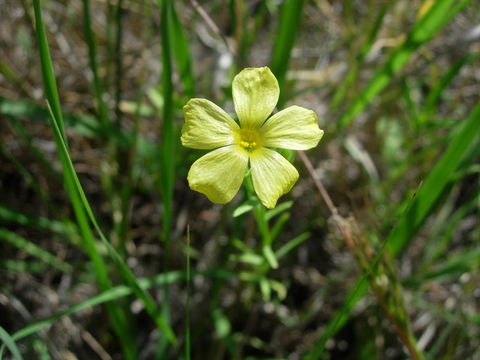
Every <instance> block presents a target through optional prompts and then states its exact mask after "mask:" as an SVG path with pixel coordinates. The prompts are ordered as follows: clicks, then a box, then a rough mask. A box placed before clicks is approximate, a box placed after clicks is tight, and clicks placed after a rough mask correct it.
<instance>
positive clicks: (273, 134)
mask: <svg viewBox="0 0 480 360" xmlns="http://www.w3.org/2000/svg"><path fill="white" fill-rule="evenodd" d="M260 132H261V134H262V136H263V140H264V146H268V147H277V148H282V149H290V150H307V149H311V148H313V147H315V146H317V144H318V142H319V141H320V139H321V138H322V136H323V130H320V128H319V127H318V122H317V115H315V113H314V112H313V111H312V110H308V109H305V108H303V107H300V106H290V107H288V108H286V109H285V110H282V111H280V112H278V113H276V114H275V115H273V116H272V117H271V118H270V119H268V120H267V121H266V122H265V124H263V126H262V127H261V128H260Z"/></svg>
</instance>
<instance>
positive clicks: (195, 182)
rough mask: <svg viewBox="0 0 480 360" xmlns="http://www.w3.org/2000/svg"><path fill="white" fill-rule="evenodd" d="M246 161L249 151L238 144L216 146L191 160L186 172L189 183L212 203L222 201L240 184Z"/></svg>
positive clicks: (227, 198)
mask: <svg viewBox="0 0 480 360" xmlns="http://www.w3.org/2000/svg"><path fill="white" fill-rule="evenodd" d="M247 164H248V154H247V152H246V151H245V150H243V149H242V148H241V147H240V146H238V145H232V146H225V147H222V148H219V149H217V150H214V151H212V152H209V153H208V154H206V155H204V156H202V157H201V158H200V159H198V160H197V161H195V162H194V163H193V165H192V167H191V168H190V171H189V172H188V177H187V179H188V184H189V185H190V188H191V189H192V190H195V191H198V192H200V193H202V194H204V195H205V196H206V197H207V198H208V199H209V200H210V201H211V202H214V203H217V204H225V203H227V202H229V201H230V200H232V199H233V197H234V196H235V194H236V193H237V192H238V189H239V188H240V185H242V182H243V178H244V176H245V170H246V169H247Z"/></svg>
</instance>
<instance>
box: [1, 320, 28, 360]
mask: <svg viewBox="0 0 480 360" xmlns="http://www.w3.org/2000/svg"><path fill="white" fill-rule="evenodd" d="M0 340H2V341H3V343H4V344H5V346H6V347H7V348H8V350H10V352H11V353H12V355H13V357H14V359H15V360H23V357H22V355H21V354H20V350H18V347H17V344H15V340H13V339H12V337H11V336H10V335H9V334H8V333H7V332H6V331H5V329H4V328H2V327H1V326H0ZM0 358H2V353H1V352H0Z"/></svg>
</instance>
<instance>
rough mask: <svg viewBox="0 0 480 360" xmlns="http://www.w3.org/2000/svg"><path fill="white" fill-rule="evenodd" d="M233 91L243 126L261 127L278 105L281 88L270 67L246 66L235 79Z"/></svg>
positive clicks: (236, 109)
mask: <svg viewBox="0 0 480 360" xmlns="http://www.w3.org/2000/svg"><path fill="white" fill-rule="evenodd" d="M232 93H233V103H234V105H235V111H236V112H237V115H238V119H239V120H240V125H241V126H242V128H259V127H260V126H261V125H262V123H263V122H264V121H265V120H266V119H267V117H268V115H270V114H271V113H272V111H273V109H274V108H275V105H277V101H278V96H279V94H280V88H279V87H278V81H277V79H276V78H275V76H274V75H273V74H272V72H271V71H270V69H269V68H268V67H262V68H246V69H243V70H242V71H241V72H240V73H239V74H238V75H237V76H235V78H234V79H233V83H232Z"/></svg>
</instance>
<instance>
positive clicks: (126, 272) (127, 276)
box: [49, 107, 176, 343]
mask: <svg viewBox="0 0 480 360" xmlns="http://www.w3.org/2000/svg"><path fill="white" fill-rule="evenodd" d="M49 109H51V108H50V107H49ZM50 115H51V117H52V119H53V121H52V125H53V127H54V134H55V139H56V141H57V144H58V145H59V151H60V153H61V154H62V157H63V158H64V159H65V165H66V168H65V172H66V173H68V174H69V177H70V178H71V179H72V180H73V186H74V189H75V191H76V192H77V194H78V196H79V198H80V201H81V205H82V206H83V209H84V210H85V212H86V214H87V217H88V220H89V221H90V223H91V224H92V225H93V227H94V228H95V230H96V231H97V233H98V236H99V237H100V240H101V241H102V243H103V245H105V247H106V248H107V250H108V252H109V254H110V256H111V258H112V259H113V261H114V262H115V265H116V266H117V268H118V270H119V271H120V274H121V276H122V278H123V279H124V280H125V281H126V282H127V283H128V284H129V286H131V287H132V289H133V291H134V293H135V295H136V296H137V297H139V298H140V299H141V300H142V301H143V303H144V305H145V309H146V310H147V312H148V313H149V315H150V316H151V317H152V318H153V320H154V321H155V323H156V324H157V326H158V327H159V328H160V329H161V330H163V331H164V333H165V336H166V338H167V340H168V341H170V342H172V343H175V342H176V338H175V334H174V333H173V330H172V329H171V328H170V326H169V325H168V324H167V323H166V322H165V321H164V319H163V318H162V317H160V316H159V315H158V309H157V306H156V304H155V301H154V300H153V298H152V297H151V295H150V294H149V293H147V292H146V291H144V290H143V289H142V288H141V287H140V285H139V284H138V281H137V279H136V277H135V275H133V273H132V272H131V271H130V269H129V268H128V266H127V265H126V264H125V263H124V262H123V260H122V258H121V257H120V255H119V254H118V252H117V251H116V250H115V249H114V248H113V246H112V245H111V244H110V242H109V241H108V240H107V238H106V237H105V235H104V234H103V231H102V229H101V228H100V226H99V225H98V222H97V220H96V218H95V215H94V213H93V210H92V208H91V207H90V203H89V202H88V199H87V197H86V195H85V192H84V191H83V188H82V185H81V183H80V180H79V179H78V176H77V173H76V172H75V168H74V167H73V163H72V160H71V158H70V155H69V154H68V150H67V146H66V144H65V142H64V141H63V138H62V137H61V134H60V128H59V127H58V124H57V121H56V120H55V115H54V114H53V112H52V111H51V112H50Z"/></svg>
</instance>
